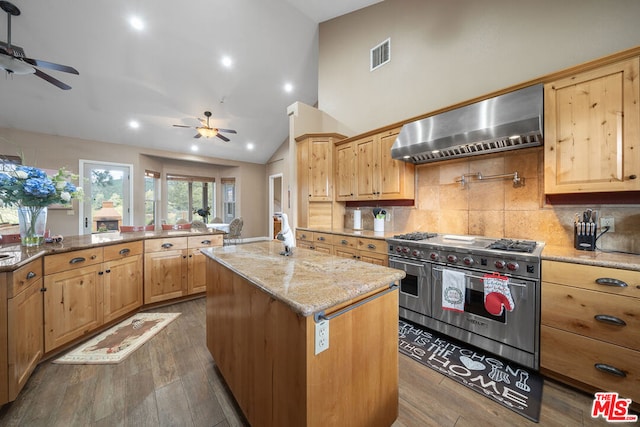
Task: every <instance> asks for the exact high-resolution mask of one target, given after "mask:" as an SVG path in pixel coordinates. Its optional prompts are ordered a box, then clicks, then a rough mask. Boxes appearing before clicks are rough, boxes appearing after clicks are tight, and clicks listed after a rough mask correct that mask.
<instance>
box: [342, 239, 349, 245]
mask: <svg viewBox="0 0 640 427" xmlns="http://www.w3.org/2000/svg"><path fill="white" fill-rule="evenodd" d="M340 244H341V245H348V244H349V242H347V241H346V240H341V241H340Z"/></svg>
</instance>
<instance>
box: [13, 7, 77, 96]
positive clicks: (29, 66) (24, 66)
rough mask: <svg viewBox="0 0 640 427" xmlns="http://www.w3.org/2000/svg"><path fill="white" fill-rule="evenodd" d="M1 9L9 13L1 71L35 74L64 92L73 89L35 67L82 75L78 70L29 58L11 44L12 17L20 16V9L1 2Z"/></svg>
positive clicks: (19, 48)
mask: <svg viewBox="0 0 640 427" xmlns="http://www.w3.org/2000/svg"><path fill="white" fill-rule="evenodd" d="M0 8H2V10H4V11H5V12H7V23H8V24H7V27H8V29H7V42H6V43H5V42H2V41H0V69H2V70H5V71H6V72H7V73H9V74H18V75H24V74H35V75H36V76H38V77H40V78H41V79H43V80H46V81H48V82H49V83H51V84H53V85H55V86H57V87H59V88H60V89H63V90H68V89H71V86H69V85H67V84H66V83H63V82H61V81H60V80H58V79H56V78H54V77H52V76H50V75H48V74H46V73H44V72H42V71H40V70H39V69H37V68H35V67H43V68H49V69H51V70H56V71H63V72H65V73H71V74H80V73H78V70H76V69H75V68H73V67H69V66H68V65H60V64H55V63H53V62H47V61H42V60H40V59H32V58H27V57H26V56H25V54H24V49H23V48H21V47H19V46H16V45H12V44H11V17H12V16H18V15H20V9H18V8H17V7H16V6H15V5H13V4H12V3H10V2H8V1H0Z"/></svg>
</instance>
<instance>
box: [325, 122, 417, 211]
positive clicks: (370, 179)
mask: <svg viewBox="0 0 640 427" xmlns="http://www.w3.org/2000/svg"><path fill="white" fill-rule="evenodd" d="M399 132H400V128H395V129H391V130H387V131H384V132H380V133H377V134H373V135H369V136H366V137H363V138H358V139H355V140H351V141H348V142H346V143H344V144H338V145H337V146H336V151H335V152H336V172H335V176H336V183H337V185H336V187H337V191H336V200H338V201H350V200H403V199H409V200H412V199H414V197H415V195H414V192H415V184H414V165H413V164H412V163H407V162H402V161H399V160H394V159H393V158H391V146H392V145H393V143H394V142H395V140H396V137H397V135H398V133H399Z"/></svg>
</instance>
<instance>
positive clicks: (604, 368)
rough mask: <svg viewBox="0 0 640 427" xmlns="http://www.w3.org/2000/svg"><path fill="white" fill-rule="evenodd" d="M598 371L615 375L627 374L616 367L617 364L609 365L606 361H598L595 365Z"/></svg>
mask: <svg viewBox="0 0 640 427" xmlns="http://www.w3.org/2000/svg"><path fill="white" fill-rule="evenodd" d="M593 366H594V367H595V368H596V369H597V370H598V371H601V372H604V373H606V374H611V375H615V376H617V377H622V378H624V377H626V376H627V374H625V373H624V371H622V370H621V369H618V368H616V367H615V366H611V365H607V364H606V363H596V364H595V365H593Z"/></svg>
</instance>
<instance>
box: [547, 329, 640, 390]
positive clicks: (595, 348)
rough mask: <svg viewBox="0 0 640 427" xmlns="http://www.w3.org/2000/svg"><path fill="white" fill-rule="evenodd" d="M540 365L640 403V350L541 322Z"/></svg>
mask: <svg viewBox="0 0 640 427" xmlns="http://www.w3.org/2000/svg"><path fill="white" fill-rule="evenodd" d="M540 366H541V367H542V368H543V369H548V370H550V371H553V372H556V373H558V374H561V375H563V376H565V377H569V378H572V379H575V380H577V381H580V382H582V383H584V384H588V385H590V386H593V387H595V388H597V389H600V390H601V391H615V392H618V393H619V394H620V396H621V397H625V398H629V399H632V400H633V401H634V402H640V351H635V350H630V349H628V348H625V347H620V346H617V345H614V344H609V343H606V342H602V341H599V340H595V339H592V338H587V337H584V336H581V335H578V334H574V333H571V332H566V331H562V330H559V329H556V328H552V327H550V326H546V325H542V326H541V327H540Z"/></svg>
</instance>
